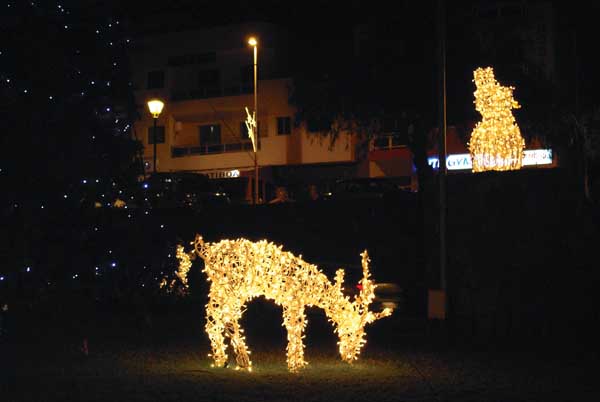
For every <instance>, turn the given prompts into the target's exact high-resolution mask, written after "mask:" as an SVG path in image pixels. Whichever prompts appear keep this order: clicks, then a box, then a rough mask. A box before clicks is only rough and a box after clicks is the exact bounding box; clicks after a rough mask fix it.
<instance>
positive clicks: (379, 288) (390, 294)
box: [317, 262, 403, 311]
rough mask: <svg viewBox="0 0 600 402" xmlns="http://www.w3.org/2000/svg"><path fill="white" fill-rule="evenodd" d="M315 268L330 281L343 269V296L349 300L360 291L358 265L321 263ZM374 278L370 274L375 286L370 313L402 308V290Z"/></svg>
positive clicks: (373, 275) (390, 283) (359, 267)
mask: <svg viewBox="0 0 600 402" xmlns="http://www.w3.org/2000/svg"><path fill="white" fill-rule="evenodd" d="M317 266H318V267H319V269H321V270H322V271H323V272H324V273H325V274H326V275H327V277H328V278H329V279H330V280H332V281H333V278H334V277H335V271H336V270H337V269H339V268H343V269H344V272H345V275H344V287H343V292H344V294H345V295H347V296H349V297H350V299H351V300H352V299H354V297H355V296H357V295H358V294H359V293H360V291H361V290H362V286H361V283H360V281H361V279H362V267H361V266H360V265H353V264H350V265H349V264H342V263H332V262H321V263H320V264H317ZM376 276H377V275H376V274H374V273H373V272H371V280H372V281H373V282H374V284H375V298H374V299H373V302H372V303H371V306H370V307H369V309H370V310H371V311H381V310H383V309H384V308H386V307H388V308H391V309H394V310H397V309H400V308H402V304H403V296H402V294H403V289H402V288H401V287H400V285H399V284H397V283H394V282H390V281H387V280H383V281H381V282H378V281H377V278H376Z"/></svg>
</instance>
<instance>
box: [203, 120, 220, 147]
mask: <svg viewBox="0 0 600 402" xmlns="http://www.w3.org/2000/svg"><path fill="white" fill-rule="evenodd" d="M198 131H199V133H200V145H201V146H205V145H218V144H221V126H220V125H218V124H210V125H206V126H199V127H198Z"/></svg>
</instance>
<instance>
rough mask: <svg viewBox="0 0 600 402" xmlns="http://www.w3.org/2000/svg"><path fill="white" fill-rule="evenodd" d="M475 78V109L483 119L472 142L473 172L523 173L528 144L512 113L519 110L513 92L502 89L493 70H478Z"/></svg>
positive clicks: (505, 88) (475, 72)
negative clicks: (519, 170)
mask: <svg viewBox="0 0 600 402" xmlns="http://www.w3.org/2000/svg"><path fill="white" fill-rule="evenodd" d="M473 76H474V78H475V85H476V86H477V90H476V91H475V109H477V111H478V112H479V113H481V116H482V117H483V120H482V121H480V122H478V123H477V126H476V127H475V129H474V130H473V133H472V134H471V140H470V141H469V151H470V153H471V160H472V162H473V172H482V171H486V170H516V169H520V168H521V166H522V164H523V149H524V148H525V141H524V140H523V137H521V132H520V130H519V126H517V124H516V123H515V117H514V116H513V114H512V111H511V109H518V108H519V107H520V105H519V103H518V102H517V101H516V100H515V99H514V98H513V90H514V88H513V87H504V86H501V85H500V84H499V83H498V82H497V81H496V79H495V78H494V70H493V69H492V68H491V67H487V68H478V69H477V70H475V71H474V72H473Z"/></svg>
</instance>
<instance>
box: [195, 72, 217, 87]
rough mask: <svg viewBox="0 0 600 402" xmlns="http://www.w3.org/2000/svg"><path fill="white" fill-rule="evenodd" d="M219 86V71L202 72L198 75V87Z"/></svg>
mask: <svg viewBox="0 0 600 402" xmlns="http://www.w3.org/2000/svg"><path fill="white" fill-rule="evenodd" d="M209 85H219V70H202V71H200V72H199V73H198V86H200V87H202V86H209Z"/></svg>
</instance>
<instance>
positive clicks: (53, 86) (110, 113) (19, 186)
mask: <svg viewBox="0 0 600 402" xmlns="http://www.w3.org/2000/svg"><path fill="white" fill-rule="evenodd" d="M75 4H76V3H75ZM2 18H3V20H4V22H5V24H3V26H4V29H3V32H2V35H3V39H5V41H6V45H5V46H3V48H2V55H1V56H0V57H2V68H3V70H2V73H1V76H2V83H1V84H0V85H1V86H0V92H1V94H2V100H1V101H0V102H1V103H0V118H1V119H2V121H3V123H4V126H5V129H4V130H3V131H2V133H1V137H0V144H1V145H0V152H1V156H0V160H2V166H1V168H2V179H3V181H5V182H6V183H7V184H8V188H10V189H11V190H12V191H11V192H10V193H8V194H7V193H4V197H6V199H5V200H4V201H5V202H7V203H9V204H12V203H15V202H23V201H25V200H35V203H40V202H42V201H44V202H45V201H46V200H51V199H57V197H62V195H63V194H65V193H66V192H68V191H69V190H70V189H72V188H73V187H74V186H76V185H77V184H78V183H81V180H82V178H85V177H88V178H94V179H96V178H101V179H102V180H105V181H107V182H108V181H109V179H111V180H125V181H126V180H130V179H131V177H132V176H133V175H134V171H133V170H132V169H133V168H134V164H133V163H134V155H135V151H136V149H137V148H138V147H139V144H136V143H135V142H134V141H132V140H131V139H130V135H129V128H130V126H131V124H130V122H131V121H132V117H133V116H132V111H133V110H134V108H133V107H132V106H133V104H132V97H131V88H130V83H129V71H128V69H127V62H126V58H125V49H126V46H127V39H126V38H127V37H126V32H125V30H124V29H121V25H120V22H119V21H118V20H117V19H113V18H109V17H106V16H102V15H98V16H89V15H87V14H85V13H84V8H81V9H77V8H73V9H71V8H68V6H65V7H63V6H61V5H59V6H58V7H56V5H52V7H50V6H49V5H48V6H46V5H36V3H33V2H31V3H30V2H27V3H22V2H19V3H17V4H11V5H10V7H9V8H8V9H7V10H4V11H3V17H2ZM133 177H134V176H133Z"/></svg>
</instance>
